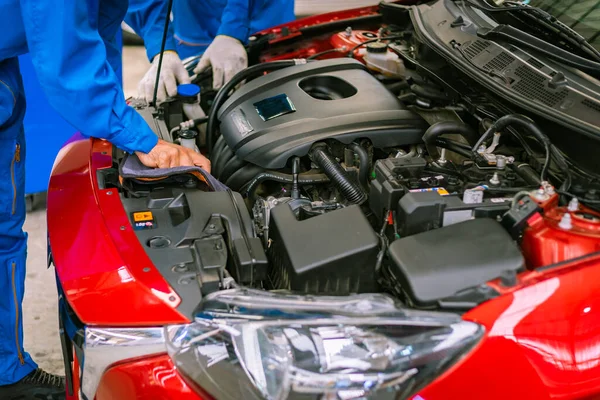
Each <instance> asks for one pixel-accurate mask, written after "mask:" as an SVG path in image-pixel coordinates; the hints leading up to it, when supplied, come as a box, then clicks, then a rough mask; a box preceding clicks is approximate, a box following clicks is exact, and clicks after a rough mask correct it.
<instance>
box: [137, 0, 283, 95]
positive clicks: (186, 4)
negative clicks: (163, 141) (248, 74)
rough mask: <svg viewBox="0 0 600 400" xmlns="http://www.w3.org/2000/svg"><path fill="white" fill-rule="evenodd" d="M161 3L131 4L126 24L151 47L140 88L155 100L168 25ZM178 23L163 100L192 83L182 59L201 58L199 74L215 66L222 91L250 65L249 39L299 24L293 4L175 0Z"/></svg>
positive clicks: (165, 65) (170, 39)
mask: <svg viewBox="0 0 600 400" xmlns="http://www.w3.org/2000/svg"><path fill="white" fill-rule="evenodd" d="M162 2H163V1H161V0H130V2H129V3H130V5H129V12H128V15H127V17H126V19H125V22H127V24H129V26H130V27H131V28H132V29H133V30H134V31H135V32H137V33H138V34H139V35H140V36H141V37H142V39H144V44H145V46H146V52H147V55H148V59H149V60H150V61H151V62H152V65H151V67H150V69H149V70H148V72H147V73H146V75H145V76H144V77H143V78H142V80H141V81H140V83H139V85H138V95H139V96H140V97H141V98H145V99H146V100H147V101H148V100H149V99H151V98H152V93H153V92H154V85H155V83H156V70H157V67H158V59H159V57H157V55H158V54H159V53H160V47H161V42H162V33H163V29H164V22H161V23H160V24H158V25H155V24H151V25H148V23H152V22H156V21H157V18H148V15H150V14H155V15H156V14H158V13H156V11H155V9H157V8H160V6H159V5H158V4H157V3H162ZM172 15H173V23H172V24H170V26H169V34H168V36H167V42H166V46H165V49H166V50H167V51H165V53H164V56H163V62H162V67H161V80H160V83H159V89H158V93H159V96H158V98H159V99H160V100H164V99H165V98H166V97H167V96H174V95H175V94H177V83H188V82H189V77H188V73H187V71H186V70H185V68H184V66H183V63H182V62H181V59H180V56H181V58H183V59H186V58H188V57H192V56H199V55H202V57H201V58H200V62H199V63H198V65H197V66H196V68H195V69H194V73H195V74H199V73H201V72H204V71H205V70H207V69H208V68H210V67H212V72H213V88H215V89H218V88H220V87H221V86H223V85H224V84H225V83H227V82H228V81H229V80H230V79H231V78H232V77H233V76H234V75H235V74H236V73H238V72H239V71H241V70H243V69H244V68H246V67H247V66H248V55H247V54H246V49H245V48H244V44H246V43H247V42H248V38H249V36H250V34H252V33H254V32H258V31H261V30H263V29H266V28H270V27H272V26H275V25H279V24H283V23H286V22H289V21H292V20H294V18H295V16H294V0H218V1H215V0H175V1H174V3H173V14H172Z"/></svg>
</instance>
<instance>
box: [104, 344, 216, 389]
mask: <svg viewBox="0 0 600 400" xmlns="http://www.w3.org/2000/svg"><path fill="white" fill-rule="evenodd" d="M114 399H138V400H139V399H148V400H150V399H152V400H163V399H164V400H167V399H179V400H211V399H212V398H211V397H210V396H208V395H207V394H202V393H201V392H200V390H199V389H198V388H192V387H191V386H189V385H188V384H187V383H186V381H185V380H184V379H183V377H182V376H181V375H180V374H179V372H178V371H177V368H175V365H174V364H173V362H172V361H171V359H170V358H169V356H167V355H161V356H155V357H151V358H144V359H141V360H138V361H133V362H128V363H126V364H120V365H117V366H114V367H112V368H110V369H109V370H107V371H106V372H105V373H104V375H103V377H102V380H101V381H100V385H99V386H98V392H97V393H96V400H114Z"/></svg>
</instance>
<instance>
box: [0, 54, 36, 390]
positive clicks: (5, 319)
mask: <svg viewBox="0 0 600 400" xmlns="http://www.w3.org/2000/svg"><path fill="white" fill-rule="evenodd" d="M24 117H25V92H24V91H23V83H22V81H21V75H20V72H19V61H18V58H17V57H13V58H9V59H7V60H4V61H1V62H0V177H1V178H0V385H8V384H11V383H14V382H17V381H19V380H21V379H22V378H23V377H25V376H26V375H28V374H29V373H30V372H32V371H33V370H35V369H36V368H37V366H36V364H35V363H34V362H33V361H32V360H31V357H30V356H29V354H27V353H26V352H25V351H24V350H23V319H22V316H23V312H22V311H23V310H22V308H21V302H22V301H23V293H24V287H25V259H26V257H27V234H26V233H25V232H23V223H24V222H25V157H26V147H25V135H24V131H23V118H24Z"/></svg>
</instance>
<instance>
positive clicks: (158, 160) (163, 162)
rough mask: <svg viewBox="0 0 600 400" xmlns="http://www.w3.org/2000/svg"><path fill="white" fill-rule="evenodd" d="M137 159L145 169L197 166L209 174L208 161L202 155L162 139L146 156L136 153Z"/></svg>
mask: <svg viewBox="0 0 600 400" xmlns="http://www.w3.org/2000/svg"><path fill="white" fill-rule="evenodd" d="M136 154H137V156H138V158H139V159H140V161H141V162H142V164H144V165H145V166H147V167H151V168H174V167H192V166H194V165H195V166H198V167H200V168H202V169H204V170H205V171H206V172H210V161H209V160H208V158H206V157H204V156H203V155H202V154H200V153H197V152H195V151H194V150H192V149H188V148H187V147H182V146H178V145H176V144H173V143H169V142H165V141H164V140H162V139H159V140H158V143H157V144H156V146H154V148H153V149H152V150H150V152H149V153H148V154H145V153H141V152H139V151H137V152H136Z"/></svg>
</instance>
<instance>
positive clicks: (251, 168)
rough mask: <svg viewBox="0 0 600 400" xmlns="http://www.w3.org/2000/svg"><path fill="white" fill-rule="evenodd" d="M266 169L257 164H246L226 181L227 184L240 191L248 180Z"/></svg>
mask: <svg viewBox="0 0 600 400" xmlns="http://www.w3.org/2000/svg"><path fill="white" fill-rule="evenodd" d="M263 171H264V170H263V169H262V168H260V167H258V166H256V165H251V164H246V165H244V166H243V167H242V168H240V169H239V170H237V171H236V172H234V173H233V175H231V176H230V177H229V179H227V180H226V181H225V185H227V186H228V187H230V188H231V189H232V190H234V191H237V192H239V191H240V190H241V188H242V187H244V186H246V185H247V184H248V182H250V181H251V180H252V179H254V177H255V176H257V175H258V174H260V173H261V172H263Z"/></svg>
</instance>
